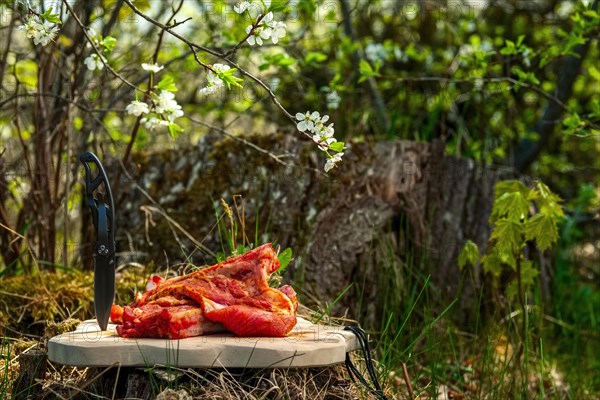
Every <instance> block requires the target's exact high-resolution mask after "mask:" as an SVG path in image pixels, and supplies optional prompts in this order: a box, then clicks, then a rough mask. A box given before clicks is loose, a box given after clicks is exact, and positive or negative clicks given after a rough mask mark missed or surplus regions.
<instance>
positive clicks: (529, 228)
mask: <svg viewBox="0 0 600 400" xmlns="http://www.w3.org/2000/svg"><path fill="white" fill-rule="evenodd" d="M525 239H526V240H535V242H536V243H537V246H538V247H539V249H540V250H541V251H544V250H546V249H548V248H549V247H550V246H552V244H554V243H556V241H557V240H558V228H557V227H556V219H555V218H552V217H551V216H549V215H547V214H541V213H540V214H536V215H534V216H533V217H531V218H530V219H529V220H527V222H526V223H525Z"/></svg>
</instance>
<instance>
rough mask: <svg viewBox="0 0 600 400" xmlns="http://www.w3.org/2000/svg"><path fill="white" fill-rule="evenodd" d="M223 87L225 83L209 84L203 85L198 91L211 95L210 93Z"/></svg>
mask: <svg viewBox="0 0 600 400" xmlns="http://www.w3.org/2000/svg"><path fill="white" fill-rule="evenodd" d="M222 87H223V85H208V86H206V87H203V88H202V89H200V90H199V91H198V93H199V94H201V95H209V94H213V93H216V92H217V91H218V90H219V89H221V88H222Z"/></svg>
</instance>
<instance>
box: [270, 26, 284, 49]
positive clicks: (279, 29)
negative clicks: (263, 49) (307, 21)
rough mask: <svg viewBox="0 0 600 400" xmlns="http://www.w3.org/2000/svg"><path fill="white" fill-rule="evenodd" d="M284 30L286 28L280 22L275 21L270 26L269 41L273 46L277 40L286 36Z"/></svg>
mask: <svg viewBox="0 0 600 400" xmlns="http://www.w3.org/2000/svg"><path fill="white" fill-rule="evenodd" d="M286 28H287V26H286V25H285V24H284V23H283V22H280V21H275V22H273V23H272V24H271V29H272V30H273V31H272V32H271V40H272V41H273V44H277V42H278V41H279V39H281V38H282V37H284V36H285V35H286V33H287V32H286Z"/></svg>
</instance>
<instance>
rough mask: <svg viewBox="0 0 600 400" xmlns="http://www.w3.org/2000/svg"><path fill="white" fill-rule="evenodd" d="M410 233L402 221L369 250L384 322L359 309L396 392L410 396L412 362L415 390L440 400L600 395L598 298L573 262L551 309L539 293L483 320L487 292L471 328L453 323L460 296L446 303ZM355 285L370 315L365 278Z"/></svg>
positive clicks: (566, 265) (561, 273) (561, 272)
mask: <svg viewBox="0 0 600 400" xmlns="http://www.w3.org/2000/svg"><path fill="white" fill-rule="evenodd" d="M407 232H409V231H408V227H407V226H406V225H403V222H401V224H400V228H399V231H398V232H396V233H395V235H388V236H386V235H379V237H378V238H377V239H378V240H377V243H374V244H373V246H372V247H371V251H372V252H373V255H374V257H375V259H376V260H377V261H378V262H377V263H376V266H375V268H376V270H375V271H371V272H370V273H374V274H376V275H377V276H378V280H377V292H378V296H377V298H376V302H377V303H378V304H379V305H380V306H379V307H380V308H379V317H380V320H375V321H374V320H373V318H369V316H368V315H367V313H365V312H362V313H361V315H362V318H363V320H362V321H361V322H362V323H363V324H364V327H365V328H366V329H367V330H368V331H369V332H371V334H372V337H373V338H374V339H375V344H376V351H377V354H378V360H379V362H380V368H379V370H380V373H381V378H382V380H383V381H384V382H385V384H386V385H387V387H388V388H389V389H391V390H392V392H395V393H396V395H398V396H399V397H400V398H403V397H407V396H408V392H407V387H406V383H405V379H404V376H403V373H402V365H403V363H405V364H406V365H407V370H408V375H409V378H410V380H411V383H412V386H413V387H414V388H415V392H416V393H422V394H423V395H427V396H432V397H434V398H436V397H439V398H444V396H446V398H451V397H453V396H454V397H456V398H461V397H463V398H469V399H471V398H472V399H488V398H491V399H506V398H522V399H529V398H564V397H571V398H594V396H598V395H600V387H599V385H600V374H598V373H597V371H598V370H600V358H599V357H598V356H597V355H598V354H600V340H599V339H600V336H599V332H598V321H600V292H598V291H597V289H596V288H591V287H589V285H587V286H586V285H583V286H582V285H581V284H580V283H578V282H580V279H577V277H575V276H574V275H575V274H576V272H575V268H573V263H572V260H570V261H563V262H562V264H561V261H560V259H559V262H558V263H557V270H556V274H555V276H554V288H553V292H554V293H557V294H559V295H560V298H555V299H552V302H551V303H548V300H547V299H544V297H543V296H542V294H541V292H540V289H539V288H537V289H536V290H534V292H533V293H532V294H531V296H529V298H527V299H526V304H528V306H527V308H526V311H527V312H523V309H522V307H521V306H519V305H518V304H516V303H515V304H510V303H509V304H508V306H507V308H506V310H505V311H502V308H497V311H496V313H495V314H492V315H487V316H486V317H485V318H484V319H483V318H482V315H484V314H483V310H482V304H483V303H484V301H490V299H487V298H485V296H487V295H488V294H487V293H488V292H489V290H484V288H481V290H480V292H479V293H478V294H477V295H476V296H475V301H476V302H477V304H476V306H475V307H474V310H475V312H477V315H476V316H474V318H472V320H473V321H475V323H474V325H473V326H472V327H470V328H469V329H467V330H466V331H465V330H464V329H465V328H460V327H458V326H456V325H455V324H454V323H453V319H454V318H453V317H454V316H455V313H454V309H453V307H454V306H455V305H456V303H457V301H459V297H456V298H450V299H445V300H444V302H441V301H440V300H441V298H440V293H439V291H438V289H437V288H436V287H435V285H434V284H433V283H432V280H431V279H430V277H429V275H427V274H428V272H427V271H428V270H427V266H426V258H427V255H425V256H424V257H420V260H417V257H416V256H415V254H414V253H415V252H413V251H412V247H411V245H410V243H408V242H409V241H410V239H409V238H410V233H407ZM403 241H404V243H403ZM399 250H400V251H399ZM399 254H401V257H399ZM382 255H384V256H383V257H382ZM464 274H465V275H463V276H462V277H461V276H458V277H457V279H463V280H464V279H468V275H466V274H469V272H468V271H467V272H464ZM356 286H357V287H356V292H357V293H358V294H359V299H358V303H359V304H357V309H358V310H365V309H366V308H367V306H368V304H367V303H368V301H369V300H367V298H368V294H369V290H373V289H372V287H366V286H365V284H364V282H361V281H359V282H356ZM459 295H460V290H459V291H458V295H457V296H459ZM456 312H458V310H456ZM553 315H554V316H553ZM550 321H553V322H550ZM523 330H524V331H523Z"/></svg>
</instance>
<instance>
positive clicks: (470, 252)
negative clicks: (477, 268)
mask: <svg viewBox="0 0 600 400" xmlns="http://www.w3.org/2000/svg"><path fill="white" fill-rule="evenodd" d="M479 258H480V256H479V247H477V245H476V244H475V243H473V242H472V241H470V240H467V242H466V243H465V245H464V246H463V248H462V250H461V251H460V254H459V255H458V269H459V270H461V271H462V269H463V268H464V267H465V265H467V264H469V265H475V264H477V262H478V261H479Z"/></svg>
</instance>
